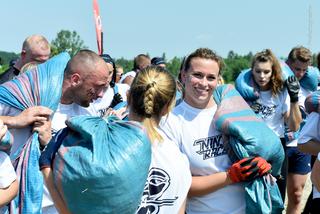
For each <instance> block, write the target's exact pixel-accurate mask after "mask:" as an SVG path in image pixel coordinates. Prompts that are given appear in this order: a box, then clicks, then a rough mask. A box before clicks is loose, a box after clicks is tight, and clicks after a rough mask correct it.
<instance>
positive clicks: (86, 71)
mask: <svg viewBox="0 0 320 214" xmlns="http://www.w3.org/2000/svg"><path fill="white" fill-rule="evenodd" d="M108 79H109V70H108V67H107V66H106V64H105V62H104V61H103V60H102V59H101V57H100V56H99V55H97V54H96V53H94V52H93V51H90V50H82V51H79V52H78V53H77V54H76V55H75V56H74V57H73V58H72V59H71V60H70V61H69V62H68V64H67V67H66V68H65V73H64V80H63V85H62V96H61V99H60V106H59V107H58V110H57V114H55V116H54V117H53V120H52V127H56V128H53V129H59V128H60V127H61V128H63V127H64V122H65V119H67V118H65V119H64V118H62V117H64V116H65V115H66V114H65V112H76V113H75V114H77V111H79V112H81V114H82V113H83V112H82V111H85V110H83V109H82V108H81V106H82V107H88V106H89V104H90V103H91V102H93V101H94V100H96V99H98V98H101V97H103V95H104V92H105V90H106V88H107V87H108V85H109V81H108ZM64 107H65V108H64ZM61 108H62V109H63V111H64V112H63V113H61ZM51 114H52V110H50V109H48V108H46V107H42V106H35V107H31V108H28V109H26V110H24V111H22V112H21V111H19V110H18V109H15V108H13V107H9V106H6V105H3V104H0V115H7V116H0V118H1V119H3V120H4V123H5V124H6V125H7V126H8V127H9V128H10V131H11V133H12V134H13V136H14V139H15V141H14V143H13V147H12V153H14V152H15V151H16V149H18V148H19V147H20V146H21V145H22V144H24V142H26V140H27V138H28V137H29V136H30V134H31V132H32V131H37V132H38V133H39V142H40V143H41V145H42V146H44V145H46V144H47V143H48V142H49V140H50V139H51V121H50V120H49V117H50V115H51ZM59 114H60V115H59ZM69 115H72V114H71V113H70V114H69ZM55 117H57V119H55ZM65 117H67V116H65ZM61 124H62V125H61ZM42 207H43V213H47V214H48V213H57V211H56V210H55V209H54V206H53V202H52V200H51V198H50V195H49V193H48V191H47V190H46V188H45V189H44V197H43V204H42Z"/></svg>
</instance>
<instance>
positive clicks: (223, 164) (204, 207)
mask: <svg viewBox="0 0 320 214" xmlns="http://www.w3.org/2000/svg"><path fill="white" fill-rule="evenodd" d="M222 64H223V62H222V59H221V57H219V56H218V55H217V54H215V53H214V52H213V51H212V50H210V49H207V48H199V49H197V50H196V51H194V52H193V53H192V54H191V55H189V56H188V57H187V58H186V60H185V66H183V67H184V71H182V73H181V79H182V82H183V85H184V89H185V90H184V97H183V101H182V102H181V103H180V104H179V105H178V106H176V107H175V108H174V109H173V111H172V113H170V114H169V116H168V118H166V119H163V120H162V121H161V122H162V123H161V128H162V130H163V131H164V132H165V133H166V134H167V136H168V137H169V138H170V139H171V140H173V141H174V142H175V143H176V144H177V145H178V146H179V147H180V150H181V151H182V153H184V154H186V155H187V157H188V159H189V162H190V169H191V173H192V184H191V188H190V191H189V193H188V200H187V208H186V213H188V214H209V213H210V214H211V213H245V209H246V202H245V194H244V187H243V185H242V184H241V181H247V180H250V179H252V178H254V177H257V176H260V173H258V170H257V171H251V170H250V169H252V167H253V162H254V161H252V160H249V159H242V160H240V161H238V162H236V163H233V164H232V163H231V160H230V159H229V157H228V154H227V151H226V149H225V147H224V140H223V138H222V133H220V132H219V131H218V130H217V129H216V127H215V122H214V120H213V116H214V114H215V112H216V110H217V104H216V102H215V101H214V99H213V95H212V94H213V92H214V90H215V89H216V87H217V84H218V80H219V76H220V72H221V67H222ZM257 160H258V162H259V164H258V166H260V164H261V168H264V169H266V170H270V165H269V164H268V163H267V162H266V161H265V160H264V159H262V158H260V157H257ZM262 166H263V167H262ZM261 174H263V173H261Z"/></svg>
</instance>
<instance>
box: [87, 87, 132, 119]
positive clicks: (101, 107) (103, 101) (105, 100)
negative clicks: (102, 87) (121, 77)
mask: <svg viewBox="0 0 320 214" xmlns="http://www.w3.org/2000/svg"><path fill="white" fill-rule="evenodd" d="M116 86H117V87H118V93H119V94H120V95H121V97H122V100H123V101H124V102H125V101H127V91H128V90H129V88H130V86H129V85H128V84H116ZM113 96H114V89H113V88H111V87H108V89H107V91H106V92H105V93H104V95H103V97H102V98H99V99H97V100H95V101H94V102H93V103H91V104H90V106H89V107H88V111H89V112H90V114H91V115H93V116H99V117H102V116H103V115H104V113H105V112H106V111H107V109H108V108H109V106H110V104H111V102H112V100H113Z"/></svg>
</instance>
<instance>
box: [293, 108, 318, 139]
mask: <svg viewBox="0 0 320 214" xmlns="http://www.w3.org/2000/svg"><path fill="white" fill-rule="evenodd" d="M319 122H320V115H319V113H316V112H312V113H311V114H309V115H308V117H307V120H306V123H305V124H304V126H303V128H302V130H301V132H300V134H299V138H298V144H305V143H307V142H308V141H310V140H312V139H313V140H316V141H320V133H319V128H320V127H319Z"/></svg>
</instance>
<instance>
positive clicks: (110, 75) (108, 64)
mask: <svg viewBox="0 0 320 214" xmlns="http://www.w3.org/2000/svg"><path fill="white" fill-rule="evenodd" d="M106 64H107V67H108V70H109V79H108V81H109V83H110V82H111V81H112V75H113V72H114V70H113V66H112V64H110V63H106Z"/></svg>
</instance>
